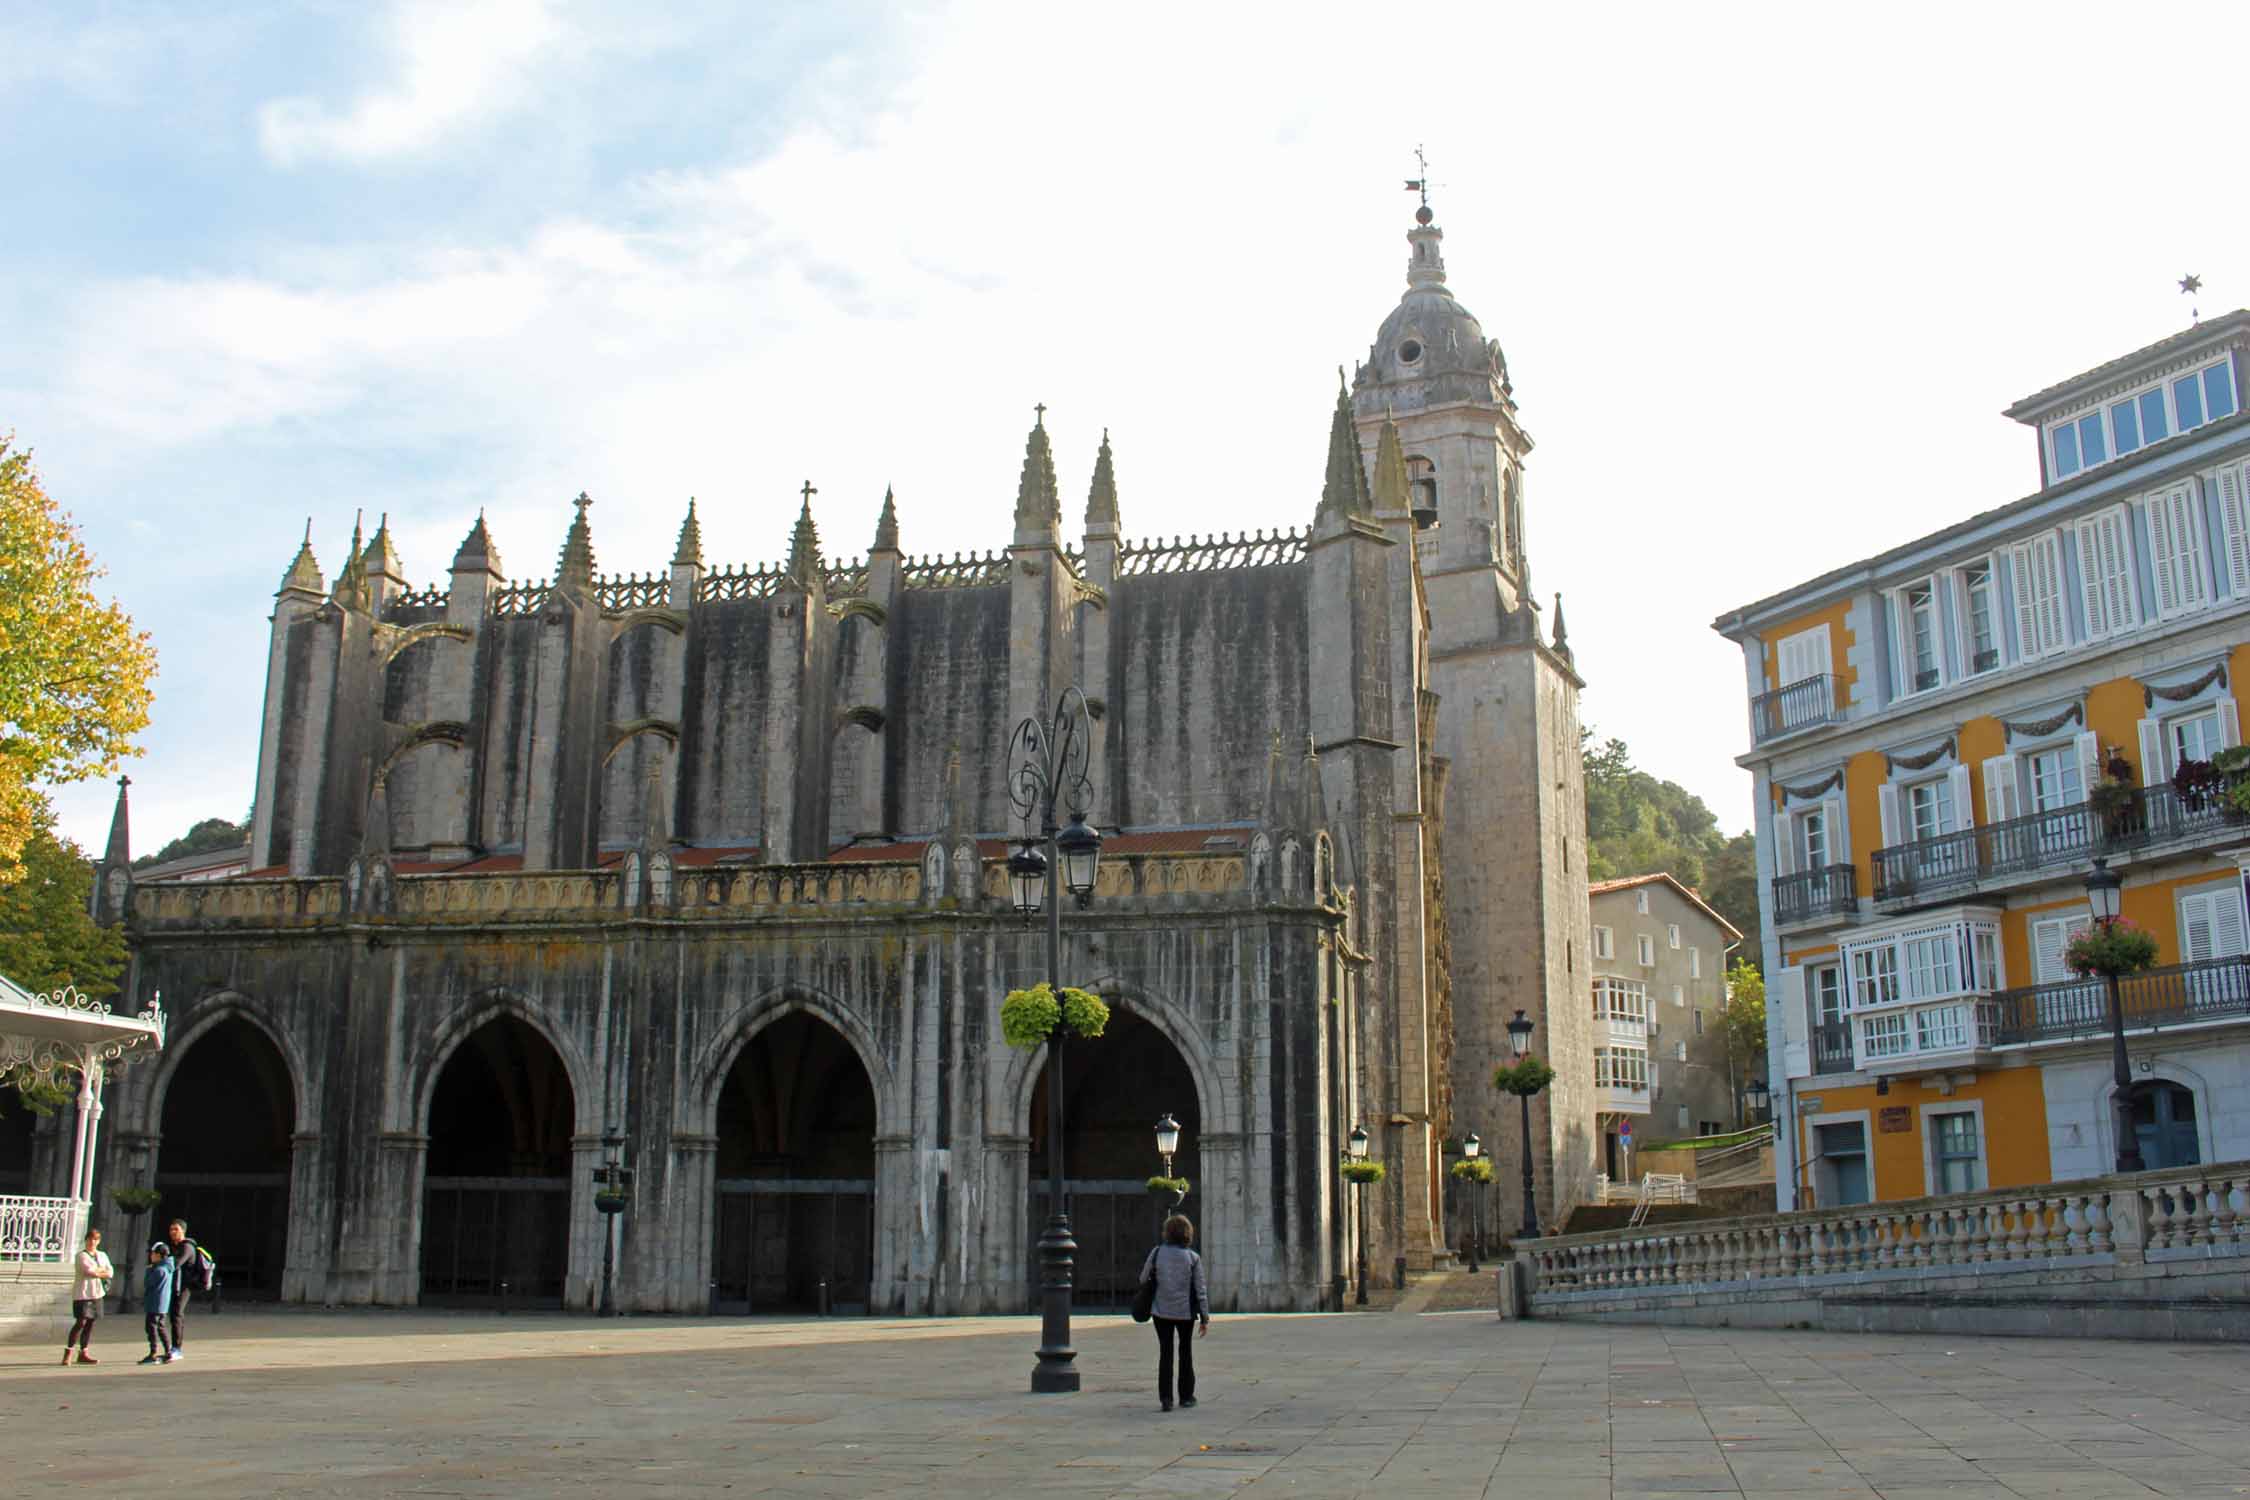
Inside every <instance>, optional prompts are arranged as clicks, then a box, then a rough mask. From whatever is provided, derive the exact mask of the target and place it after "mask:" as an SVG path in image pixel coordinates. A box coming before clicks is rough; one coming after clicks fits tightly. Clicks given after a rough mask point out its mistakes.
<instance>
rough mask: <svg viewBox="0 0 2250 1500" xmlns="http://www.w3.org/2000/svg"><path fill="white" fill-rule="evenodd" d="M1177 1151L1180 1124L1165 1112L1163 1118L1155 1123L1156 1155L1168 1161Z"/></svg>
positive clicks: (1178, 1147)
mask: <svg viewBox="0 0 2250 1500" xmlns="http://www.w3.org/2000/svg"><path fill="white" fill-rule="evenodd" d="M1179 1149H1180V1122H1179V1121H1177V1120H1175V1119H1173V1118H1172V1116H1171V1113H1170V1112H1169V1111H1167V1112H1166V1113H1165V1116H1164V1118H1163V1119H1161V1120H1158V1121H1157V1122H1156V1154H1157V1155H1158V1156H1161V1157H1163V1158H1164V1159H1165V1160H1166V1161H1170V1160H1171V1159H1172V1154H1173V1153H1174V1152H1176V1151H1178V1150H1179Z"/></svg>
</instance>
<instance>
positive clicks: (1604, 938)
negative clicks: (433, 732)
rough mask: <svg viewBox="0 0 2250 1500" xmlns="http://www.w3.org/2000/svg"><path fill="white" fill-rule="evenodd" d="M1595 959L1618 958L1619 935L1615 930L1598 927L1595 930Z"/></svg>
mask: <svg viewBox="0 0 2250 1500" xmlns="http://www.w3.org/2000/svg"><path fill="white" fill-rule="evenodd" d="M1594 957H1596V958H1612V959H1613V958H1615V957H1617V933H1616V932H1615V930H1614V929H1611V928H1608V927H1602V926H1598V925H1597V926H1596V927H1595V928H1594Z"/></svg>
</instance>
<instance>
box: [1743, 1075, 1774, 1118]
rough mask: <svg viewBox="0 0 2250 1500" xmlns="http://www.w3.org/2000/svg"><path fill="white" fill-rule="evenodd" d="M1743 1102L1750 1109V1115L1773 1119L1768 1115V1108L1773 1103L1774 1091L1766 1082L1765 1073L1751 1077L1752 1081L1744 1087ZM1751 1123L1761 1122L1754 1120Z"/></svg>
mask: <svg viewBox="0 0 2250 1500" xmlns="http://www.w3.org/2000/svg"><path fill="white" fill-rule="evenodd" d="M1742 1102H1743V1103H1745V1104H1747V1105H1748V1106H1749V1107H1750V1113H1751V1114H1752V1115H1753V1116H1762V1117H1764V1118H1766V1119H1771V1118H1772V1116H1770V1115H1767V1114H1766V1107H1767V1106H1768V1105H1770V1104H1772V1103H1773V1089H1772V1087H1771V1086H1770V1085H1769V1084H1768V1083H1767V1082H1766V1078H1765V1075H1764V1074H1763V1073H1757V1074H1753V1075H1751V1078H1750V1081H1749V1082H1748V1083H1747V1084H1745V1085H1743V1089H1742ZM1750 1123H1751V1124H1757V1123H1759V1121H1758V1120H1756V1119H1753V1120H1752V1121H1750Z"/></svg>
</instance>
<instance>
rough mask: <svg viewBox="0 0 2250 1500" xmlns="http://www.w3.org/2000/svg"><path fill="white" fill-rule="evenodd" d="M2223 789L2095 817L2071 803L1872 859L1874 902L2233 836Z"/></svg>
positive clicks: (2142, 801) (2129, 805)
mask: <svg viewBox="0 0 2250 1500" xmlns="http://www.w3.org/2000/svg"><path fill="white" fill-rule="evenodd" d="M2226 791H2227V787H2226V786H2225V785H2224V784H2222V785H2221V786H2219V787H2218V788H2216V789H2214V790H2212V791H2208V792H2198V793H2193V794H2183V793H2181V792H2178V791H2175V790H2174V789H2173V788H2172V787H2170V786H2150V787H2141V788H2138V789H2136V790H2135V791H2134V792H2133V793H2132V795H2131V796H2130V797H2129V798H2128V799H2127V800H2126V801H2125V802H2124V804H2123V805H2121V806H2119V807H2115V808H2111V809H2108V810H2106V811H2104V810H2097V809H2096V808H2094V807H2093V806H2092V805H2091V804H2089V803H2085V802H2076V803H2073V804H2071V805H2070V806H2069V807H2060V808H2056V809H2054V810H2053V811H2051V812H2038V813H2031V814H2028V815H2026V816H2024V817H2020V818H2009V819H2006V820H2005V821H2003V822H1999V823H1985V824H1980V825H1979V826H1977V827H1975V828H1963V829H1959V830H1957V831H1955V832H1953V833H1941V834H1939V835H1937V836H1936V837H1935V838H1927V839H1916V840H1915V841H1914V842H1912V843H1908V844H1893V845H1891V846H1890V847H1889V848H1887V849H1878V850H1876V851H1875V860H1874V863H1875V899H1876V900H1877V901H1900V900H1905V899H1907V898H1910V897H1921V896H1932V895H1942V894H1945V893H1948V892H1952V891H1958V890H1961V889H1963V888H1964V887H1969V886H1974V885H1976V884H1977V883H1979V882H1980V881H1984V880H1993V879H1998V878H2000V877H2003V876H2008V875H2020V874H2024V873H2026V872H2029V871H2033V870H2043V869H2051V868H2053V867H2055V866H2058V865H2068V864H2073V863H2075V862H2077V861H2079V860H2082V859H2091V858H2092V857H2093V856H2095V855H2097V854H2101V855H2108V854H2112V853H2122V852H2126V851H2130V850H2133V849H2140V848H2146V847H2148V846H2149V845H2152V844H2165V843H2171V842H2173V841H2175V840H2179V839H2191V838H2195V837H2198V836H2200V835H2203V834H2206V833H2221V834H2233V833H2236V832H2238V831H2240V830H2241V829H2242V828H2243V826H2244V823H2245V819H2244V818H2243V816H2242V815H2241V814H2239V813H2236V812H2234V811H2232V810H2231V809H2230V808H2229V807H2228V805H2227V797H2226Z"/></svg>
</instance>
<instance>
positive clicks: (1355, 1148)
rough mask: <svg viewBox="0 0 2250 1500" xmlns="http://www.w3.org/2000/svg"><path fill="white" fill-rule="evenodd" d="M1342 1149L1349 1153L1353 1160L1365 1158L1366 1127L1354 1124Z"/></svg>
mask: <svg viewBox="0 0 2250 1500" xmlns="http://www.w3.org/2000/svg"><path fill="white" fill-rule="evenodd" d="M1344 1149H1345V1150H1346V1151H1348V1152H1350V1153H1351V1158H1352V1160H1353V1161H1365V1160H1367V1127H1366V1126H1364V1125H1354V1126H1353V1127H1352V1133H1351V1135H1350V1136H1349V1137H1347V1138H1346V1141H1345V1144H1344Z"/></svg>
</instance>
